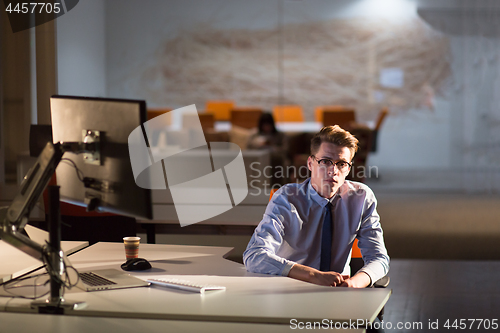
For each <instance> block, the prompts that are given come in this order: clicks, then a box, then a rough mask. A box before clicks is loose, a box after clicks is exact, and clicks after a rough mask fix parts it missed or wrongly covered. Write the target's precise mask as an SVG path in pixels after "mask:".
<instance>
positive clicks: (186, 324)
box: [0, 312, 365, 333]
mask: <svg viewBox="0 0 500 333" xmlns="http://www.w3.org/2000/svg"><path fill="white" fill-rule="evenodd" d="M0 322H1V323H2V333H19V332H36V333H68V332H71V333H88V332H92V333H110V332H120V333H129V332H130V333H141V332H145V333H165V332H174V333H178V332H204V333H234V332H238V333H256V332H262V333H283V332H291V331H293V330H292V329H291V328H290V327H289V326H287V325H271V324H250V323H221V322H207V321H186V320H147V319H127V318H119V319H118V318H102V317H101V318H98V317H75V316H51V315H40V314H26V313H25V314H20V313H2V312H0ZM341 331H342V332H349V333H362V332H364V331H365V330H363V329H352V330H341Z"/></svg>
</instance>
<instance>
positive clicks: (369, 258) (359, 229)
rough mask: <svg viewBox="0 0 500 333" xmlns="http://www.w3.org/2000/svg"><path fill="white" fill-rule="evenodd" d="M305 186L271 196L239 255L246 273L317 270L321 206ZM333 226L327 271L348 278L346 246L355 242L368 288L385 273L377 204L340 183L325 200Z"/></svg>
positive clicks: (355, 186)
mask: <svg viewBox="0 0 500 333" xmlns="http://www.w3.org/2000/svg"><path fill="white" fill-rule="evenodd" d="M328 201H329V200H328V199H326V198H323V197H321V196H320V195H319V194H318V193H317V192H316V190H315V189H314V188H313V187H312V185H311V184H310V179H308V180H306V181H305V182H303V183H301V184H295V183H292V184H287V185H284V186H282V187H281V188H280V189H279V190H278V191H276V193H274V195H273V197H272V199H271V201H270V202H269V204H268V205H267V208H266V211H265V213H264V217H263V219H262V221H261V222H260V223H259V225H258V226H257V228H256V229H255V232H254V234H253V236H252V238H251V239H250V242H249V243H248V246H247V249H246V251H245V252H244V253H243V261H244V263H245V266H246V268H247V270H248V271H250V272H254V273H264V274H274V275H283V276H288V273H289V272H290V269H291V268H292V266H293V265H294V264H295V263H299V264H302V265H305V266H309V267H313V268H316V269H319V265H320V255H321V230H322V223H323V219H324V214H325V208H324V207H325V206H326V204H327V202H328ZM330 201H331V202H332V215H333V221H334V228H333V229H334V237H333V242H332V258H331V265H330V267H331V270H332V271H335V272H338V273H342V274H347V275H350V266H349V262H350V259H351V251H352V245H353V242H354V240H355V238H358V240H359V242H358V246H359V248H360V250H361V254H362V256H363V260H364V262H365V265H364V266H363V268H361V270H360V271H361V272H365V273H366V274H368V276H369V277H370V279H371V281H372V282H371V283H372V284H373V283H374V282H376V281H377V280H378V279H380V278H382V277H383V276H385V275H386V274H387V272H388V271H389V256H388V255H387V250H386V248H385V245H384V239H383V232H382V227H381V225H380V218H379V215H378V214H377V210H376V206H377V200H376V199H375V195H374V194H373V192H372V190H371V189H370V188H369V187H368V186H366V185H364V184H362V183H358V182H353V181H348V180H346V181H345V182H344V184H343V185H342V186H341V187H340V188H339V190H338V191H337V193H336V194H335V195H334V196H333V198H331V199H330Z"/></svg>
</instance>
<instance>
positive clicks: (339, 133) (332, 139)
mask: <svg viewBox="0 0 500 333" xmlns="http://www.w3.org/2000/svg"><path fill="white" fill-rule="evenodd" d="M323 142H329V143H333V144H334V145H337V146H339V147H346V148H348V149H349V150H350V151H351V160H352V158H354V154H355V153H356V152H357V151H358V142H359V141H358V139H356V138H355V137H354V135H352V134H351V133H349V132H348V131H346V130H344V129H342V128H341V127H340V126H339V125H335V126H325V127H323V128H322V129H321V131H319V132H318V133H316V135H314V137H313V138H312V139H311V155H315V154H317V153H318V150H319V147H320V146H321V144H322V143H323Z"/></svg>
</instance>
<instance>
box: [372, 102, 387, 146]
mask: <svg viewBox="0 0 500 333" xmlns="http://www.w3.org/2000/svg"><path fill="white" fill-rule="evenodd" d="M388 114H389V109H388V108H383V109H382V110H381V111H380V113H379V114H378V118H377V122H376V123H375V128H374V129H373V132H372V146H371V149H370V151H371V152H376V151H377V140H378V139H377V138H378V132H379V130H380V127H382V123H383V122H384V120H385V118H386V117H387V115H388Z"/></svg>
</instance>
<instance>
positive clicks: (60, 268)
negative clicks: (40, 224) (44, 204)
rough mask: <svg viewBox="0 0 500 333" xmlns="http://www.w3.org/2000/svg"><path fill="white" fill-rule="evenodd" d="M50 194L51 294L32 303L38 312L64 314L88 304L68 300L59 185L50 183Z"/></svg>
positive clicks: (49, 270) (49, 259) (49, 265)
mask: <svg viewBox="0 0 500 333" xmlns="http://www.w3.org/2000/svg"><path fill="white" fill-rule="evenodd" d="M48 194H49V196H48V197H49V200H48V201H49V202H48V203H49V205H48V206H49V207H48V208H49V211H48V218H49V221H48V222H49V251H48V253H49V258H48V262H47V263H46V264H47V266H48V267H47V272H49V275H50V296H49V298H48V299H47V300H45V301H36V302H32V303H31V307H32V308H37V309H38V313H50V314H64V310H80V309H83V308H85V307H86V306H87V303H85V302H76V303H71V302H66V301H65V300H64V298H63V296H64V288H65V287H64V285H63V282H62V277H63V276H64V274H65V272H64V271H65V263H64V254H63V251H62V250H61V209H60V201H59V186H55V185H50V186H49V187H48Z"/></svg>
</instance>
